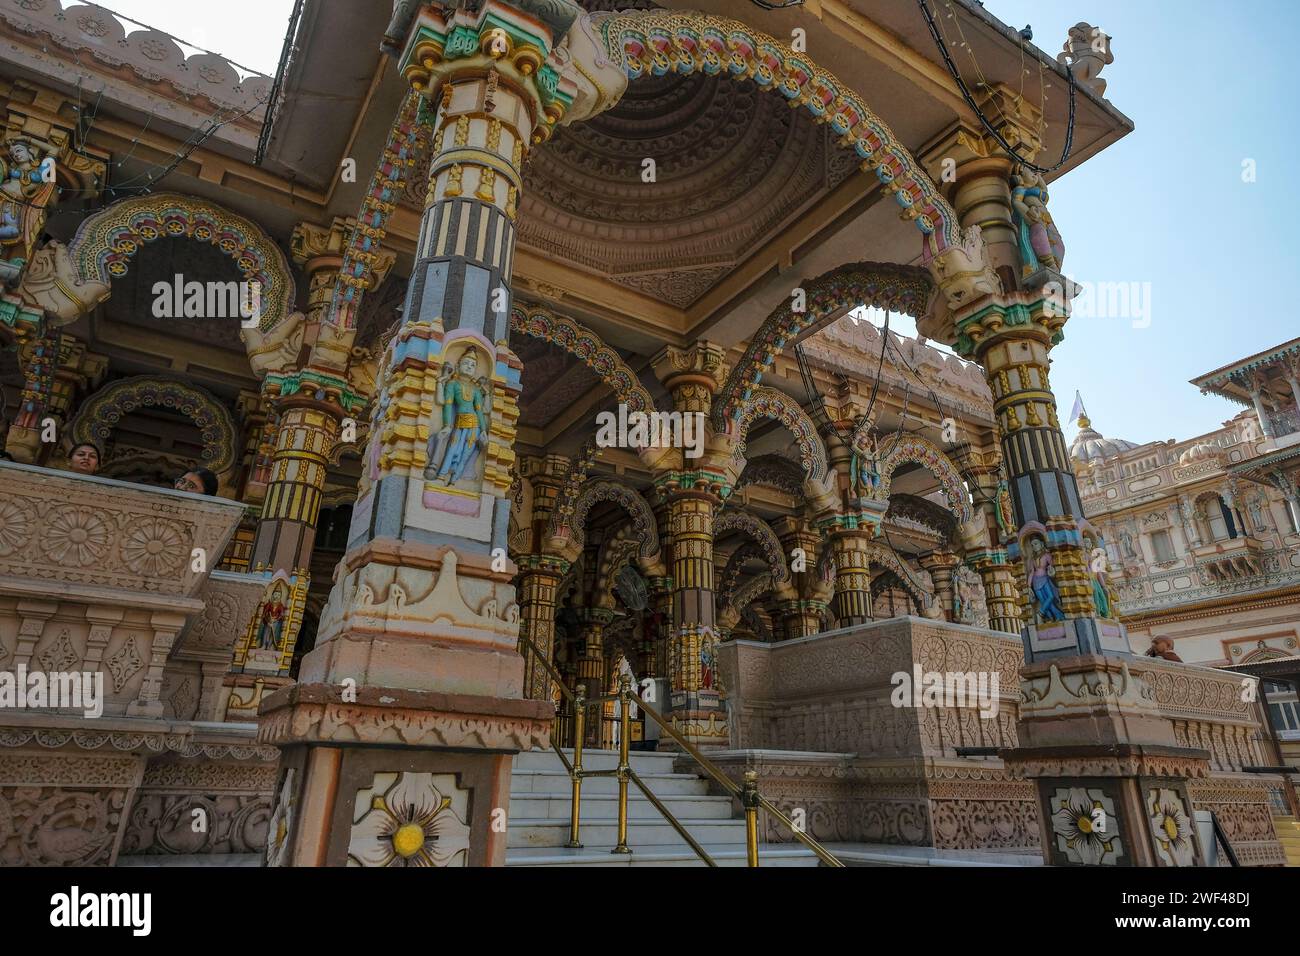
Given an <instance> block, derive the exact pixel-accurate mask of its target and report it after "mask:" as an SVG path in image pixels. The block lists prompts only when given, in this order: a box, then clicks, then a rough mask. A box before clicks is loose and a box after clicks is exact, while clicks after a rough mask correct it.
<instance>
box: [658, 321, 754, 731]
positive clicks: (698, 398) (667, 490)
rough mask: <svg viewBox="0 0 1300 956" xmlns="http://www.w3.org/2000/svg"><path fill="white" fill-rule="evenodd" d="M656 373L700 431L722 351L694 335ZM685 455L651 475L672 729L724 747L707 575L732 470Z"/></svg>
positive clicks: (662, 358) (676, 453) (667, 354)
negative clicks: (667, 569)
mask: <svg viewBox="0 0 1300 956" xmlns="http://www.w3.org/2000/svg"><path fill="white" fill-rule="evenodd" d="M654 367H655V372H656V374H658V375H659V377H660V380H661V381H662V382H663V383H664V387H665V388H666V389H667V390H668V392H669V394H670V395H672V398H673V407H674V409H675V410H676V411H677V412H680V413H681V414H682V415H683V416H686V415H692V416H694V417H695V421H696V427H697V428H698V429H699V430H700V431H701V432H702V431H703V429H704V423H705V421H706V420H707V418H708V414H709V409H710V406H711V404H712V401H713V396H714V395H715V394H716V393H717V391H718V389H719V388H720V387H721V384H722V379H723V378H724V374H723V373H724V364H723V351H722V350H721V349H720V348H718V347H717V346H715V345H710V344H709V343H707V342H699V343H697V344H696V345H695V346H694V347H693V348H692V349H690V350H689V351H681V350H678V349H671V348H670V349H666V350H665V351H664V352H662V353H660V355H659V356H658V357H657V358H656V359H655V362H654ZM725 457H727V456H715V455H712V454H707V453H706V454H705V455H703V456H702V457H699V458H690V457H687V456H686V454H685V449H673V450H672V455H671V458H670V467H668V468H666V469H664V470H663V471H661V472H660V473H659V474H658V475H657V476H656V477H655V487H656V490H657V491H658V493H659V495H660V497H661V498H662V499H663V501H664V502H665V507H666V510H667V513H668V532H669V537H670V539H671V548H670V550H671V554H672V565H671V567H672V578H673V630H672V635H671V637H670V638H669V641H668V655H667V657H668V669H667V672H666V674H665V677H666V678H667V679H668V681H669V686H670V707H669V712H670V716H671V719H672V722H673V726H674V728H675V729H676V730H677V731H678V732H679V733H681V734H682V735H683V736H684V737H686V739H687V740H689V741H690V742H691V743H693V744H696V745H699V746H709V747H722V746H726V743H727V739H728V737H727V733H728V732H727V719H726V714H725V712H724V711H723V709H722V701H721V696H720V694H719V693H718V689H717V683H716V674H717V663H716V662H717V645H718V643H719V640H720V637H721V635H720V634H719V631H718V621H717V612H716V607H715V600H714V580H713V519H714V517H715V516H716V514H717V511H718V509H719V508H721V507H722V503H723V501H724V500H725V499H726V497H727V496H728V495H729V494H730V493H731V489H732V486H733V483H734V480H735V476H734V475H733V474H731V473H730V471H729V470H728V468H727V462H726V461H723V460H722V459H723V458H725Z"/></svg>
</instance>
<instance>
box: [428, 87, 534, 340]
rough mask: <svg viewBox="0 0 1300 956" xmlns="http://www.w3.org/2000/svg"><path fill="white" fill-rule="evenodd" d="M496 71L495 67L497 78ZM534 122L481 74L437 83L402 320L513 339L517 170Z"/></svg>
mask: <svg viewBox="0 0 1300 956" xmlns="http://www.w3.org/2000/svg"><path fill="white" fill-rule="evenodd" d="M495 76H496V74H492V77H495ZM531 129H532V121H531V119H530V117H529V113H528V108H527V105H526V103H525V101H524V98H523V97H522V96H521V95H520V94H519V93H518V92H517V91H515V90H514V89H512V88H510V87H509V86H506V85H504V84H503V85H497V84H496V83H495V82H493V81H492V80H491V78H489V79H486V80H485V79H484V78H482V77H473V78H466V79H463V80H451V81H448V82H447V83H446V84H445V85H444V86H443V88H442V96H441V99H440V101H439V105H438V112H437V119H436V121H435V131H434V138H433V146H432V153H433V157H434V158H433V160H432V162H431V164H430V168H429V189H428V194H427V197H426V205H425V210H424V215H423V217H422V219H421V221H420V235H419V240H418V244H417V247H416V262H415V268H414V269H413V270H412V272H411V283H410V287H409V289H408V292H407V309H406V316H407V320H408V321H410V320H412V319H414V320H417V321H433V320H434V319H436V318H440V319H442V321H443V324H444V328H445V330H446V331H448V332H450V331H453V330H455V329H459V328H470V329H473V330H474V331H476V332H479V333H480V334H482V335H483V336H484V337H485V338H487V339H488V341H490V342H497V341H501V340H503V339H505V338H507V337H508V336H509V317H510V302H509V299H510V277H511V274H512V269H513V265H514V252H515V241H514V239H515V226H514V222H515V215H516V212H517V209H518V202H519V193H520V188H521V185H522V180H521V176H520V171H519V170H520V167H521V166H522V163H523V157H524V151H525V148H526V147H525V143H526V142H527V141H528V136H529V134H530V132H531Z"/></svg>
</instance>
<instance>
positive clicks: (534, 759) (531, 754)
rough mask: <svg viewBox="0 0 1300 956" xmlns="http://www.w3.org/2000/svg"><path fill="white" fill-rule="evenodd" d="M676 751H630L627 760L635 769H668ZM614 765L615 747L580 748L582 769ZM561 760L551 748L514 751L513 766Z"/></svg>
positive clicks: (553, 766)
mask: <svg viewBox="0 0 1300 956" xmlns="http://www.w3.org/2000/svg"><path fill="white" fill-rule="evenodd" d="M564 756H565V757H566V758H568V761H569V763H573V751H572V750H569V749H566V750H565V751H564ZM679 756H680V754H674V753H656V752H653V751H644V752H638V751H632V752H631V753H629V754H628V763H630V764H631V765H632V769H633V770H635V771H636V772H637V773H672V772H673V763H674V761H676V760H677V758H678V757H679ZM617 766H618V751H615V750H584V751H583V752H582V767H583V769H584V770H613V769H614V768H615V767H617ZM563 769H564V764H563V763H561V762H560V758H559V757H557V756H556V754H555V751H554V750H550V749H549V748H548V749H546V750H527V751H524V752H523V753H520V754H516V755H515V762H514V770H515V772H516V773H518V772H520V771H522V770H563Z"/></svg>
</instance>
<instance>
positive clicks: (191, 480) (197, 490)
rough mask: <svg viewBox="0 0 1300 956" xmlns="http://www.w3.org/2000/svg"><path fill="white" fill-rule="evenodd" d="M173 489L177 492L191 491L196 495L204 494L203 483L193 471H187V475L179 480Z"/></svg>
mask: <svg viewBox="0 0 1300 956" xmlns="http://www.w3.org/2000/svg"><path fill="white" fill-rule="evenodd" d="M172 487H174V488H175V489H176V490H177V491H190V492H193V493H194V494H196V495H201V494H203V481H202V479H200V478H199V476H198V475H196V474H194V472H192V471H187V472H186V473H185V474H183V475H181V476H180V477H179V478H177V479H176V483H175V484H174V485H173V486H172Z"/></svg>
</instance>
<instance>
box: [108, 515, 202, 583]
mask: <svg viewBox="0 0 1300 956" xmlns="http://www.w3.org/2000/svg"><path fill="white" fill-rule="evenodd" d="M123 538H124V540H123V541H122V559H123V561H125V562H126V566H127V567H128V568H130V569H131V570H132V571H134V572H135V573H136V574H142V575H145V576H147V577H153V578H157V577H170V576H171V575H174V574H176V573H177V572H178V571H180V570H181V568H182V567H183V566H184V563H185V560H186V559H187V558H188V557H189V547H188V545H189V537H188V536H187V535H186V534H185V532H184V530H183V529H181V528H180V527H179V526H178V525H176V524H175V523H174V522H171V521H164V520H162V519H160V518H146V519H145V520H144V521H140V522H138V523H136V524H132V525H131V526H130V527H128V528H127V530H126V533H125V535H124V536H123Z"/></svg>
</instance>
